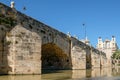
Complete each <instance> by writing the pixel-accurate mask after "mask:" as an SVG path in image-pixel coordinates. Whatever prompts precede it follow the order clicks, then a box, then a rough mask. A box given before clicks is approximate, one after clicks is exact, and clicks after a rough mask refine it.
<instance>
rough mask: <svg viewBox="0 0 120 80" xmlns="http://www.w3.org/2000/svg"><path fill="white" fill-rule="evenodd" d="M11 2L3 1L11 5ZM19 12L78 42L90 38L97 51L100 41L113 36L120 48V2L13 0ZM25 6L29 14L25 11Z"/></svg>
mask: <svg viewBox="0 0 120 80" xmlns="http://www.w3.org/2000/svg"><path fill="white" fill-rule="evenodd" d="M10 1H11V0H0V2H2V3H4V4H6V5H8V6H9V5H10ZM14 1H15V4H16V5H15V7H16V9H17V10H19V11H21V12H23V13H24V14H27V15H29V16H31V17H33V18H35V19H37V20H39V21H41V22H43V23H45V24H47V25H49V26H51V27H53V28H55V29H57V30H59V31H61V32H64V33H67V32H70V33H71V35H73V36H74V35H76V36H78V37H79V39H83V38H85V34H84V33H85V28H84V27H83V26H82V24H83V23H84V24H85V26H86V31H87V37H88V39H89V40H90V42H91V44H92V45H93V46H94V47H95V45H96V44H97V39H98V37H99V36H101V37H102V38H103V40H104V39H106V38H108V39H111V37H112V36H113V35H114V36H115V37H116V40H117V43H118V45H119V46H120V35H119V34H120V0H14ZM24 6H26V8H27V10H26V11H23V9H22V8H23V7H24Z"/></svg>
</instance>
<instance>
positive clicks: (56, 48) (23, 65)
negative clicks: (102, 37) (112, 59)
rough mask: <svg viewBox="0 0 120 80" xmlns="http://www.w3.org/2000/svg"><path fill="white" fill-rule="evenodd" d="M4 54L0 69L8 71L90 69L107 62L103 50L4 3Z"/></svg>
mask: <svg viewBox="0 0 120 80" xmlns="http://www.w3.org/2000/svg"><path fill="white" fill-rule="evenodd" d="M0 53H1V54H0V64H1V65H0V72H2V73H6V74H41V70H42V69H43V68H44V69H86V68H89V67H93V66H94V67H100V63H101V62H102V61H106V55H105V54H104V53H103V52H100V51H98V50H97V49H95V48H94V47H92V46H89V45H86V44H84V43H83V42H81V41H79V40H77V39H76V38H73V37H69V36H67V35H66V34H64V33H62V32H60V31H58V30H56V29H54V28H52V27H50V26H48V25H46V24H44V23H42V22H39V21H37V20H35V19H33V18H31V17H29V16H26V15H24V14H22V13H20V12H18V11H16V10H15V9H14V8H10V7H7V6H6V5H3V4H2V3H0ZM101 65H104V64H101ZM2 73H1V74H2Z"/></svg>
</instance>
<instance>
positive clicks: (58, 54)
mask: <svg viewBox="0 0 120 80" xmlns="http://www.w3.org/2000/svg"><path fill="white" fill-rule="evenodd" d="M41 59H42V72H43V71H44V70H62V69H69V67H70V66H69V57H68V56H67V55H66V54H65V53H64V52H63V51H62V49H60V48H59V47H58V46H57V45H56V44H55V43H47V44H43V45H42V57H41Z"/></svg>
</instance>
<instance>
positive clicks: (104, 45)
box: [97, 36, 118, 60]
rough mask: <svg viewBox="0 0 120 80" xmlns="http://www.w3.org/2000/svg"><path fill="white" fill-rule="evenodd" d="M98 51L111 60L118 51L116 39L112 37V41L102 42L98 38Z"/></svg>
mask: <svg viewBox="0 0 120 80" xmlns="http://www.w3.org/2000/svg"><path fill="white" fill-rule="evenodd" d="M97 49H98V50H100V51H103V52H105V53H106V56H107V58H108V59H109V60H111V56H112V54H113V53H114V52H115V51H116V50H117V49H118V46H117V42H116V38H115V37H114V36H112V38H111V40H109V39H105V40H104V41H103V40H102V38H101V37H99V38H98V43H97Z"/></svg>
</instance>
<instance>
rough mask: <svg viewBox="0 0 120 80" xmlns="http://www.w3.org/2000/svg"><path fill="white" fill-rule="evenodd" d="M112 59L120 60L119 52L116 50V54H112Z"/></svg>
mask: <svg viewBox="0 0 120 80" xmlns="http://www.w3.org/2000/svg"><path fill="white" fill-rule="evenodd" d="M112 58H113V59H120V50H117V51H116V52H114V53H113V55H112Z"/></svg>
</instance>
